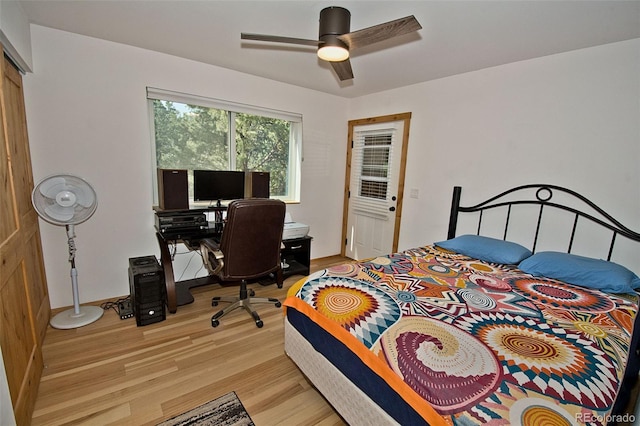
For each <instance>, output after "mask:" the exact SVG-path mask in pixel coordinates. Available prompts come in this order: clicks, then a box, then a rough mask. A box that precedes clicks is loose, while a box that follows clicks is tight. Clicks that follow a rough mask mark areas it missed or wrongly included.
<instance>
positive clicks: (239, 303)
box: [211, 283, 282, 328]
mask: <svg viewBox="0 0 640 426" xmlns="http://www.w3.org/2000/svg"><path fill="white" fill-rule="evenodd" d="M243 290H244V291H243ZM247 292H250V294H251V295H252V296H253V295H254V294H255V293H254V291H253V290H248V291H247V290H246V284H244V283H243V284H242V285H241V289H240V294H241V295H243V296H244V297H232V296H221V297H214V298H213V299H211V306H217V305H218V302H230V303H231V304H230V305H229V306H227V307H225V308H224V309H222V310H220V311H218V312H216V313H215V314H214V315H213V316H212V317H211V326H212V327H217V326H218V325H220V321H219V320H220V318H222V317H223V316H225V315H226V314H228V313H230V312H232V311H234V310H236V309H238V308H244V309H245V310H246V311H247V312H248V313H249V315H251V316H252V317H253V320H254V321H255V323H256V327H258V328H261V327H262V326H263V325H264V323H263V322H262V320H261V319H260V316H259V315H258V313H257V312H256V310H255V309H254V308H253V305H252V303H273V304H274V305H275V307H276V308H279V307H281V306H282V304H281V303H280V301H279V300H278V299H274V298H266V297H249V296H248V295H247Z"/></svg>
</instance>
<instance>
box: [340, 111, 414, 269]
mask: <svg viewBox="0 0 640 426" xmlns="http://www.w3.org/2000/svg"><path fill="white" fill-rule="evenodd" d="M410 120H411V113H402V114H393V115H386V116H380V117H373V118H366V119H360V120H351V121H349V133H348V149H347V166H346V176H345V199H344V208H343V225H342V238H343V241H344V246H343V250H342V252H341V254H342V255H343V256H346V257H349V258H351V259H356V260H362V259H368V258H372V257H377V256H384V255H387V254H389V253H393V252H395V251H397V250H398V238H399V233H400V220H401V218H402V200H403V192H404V175H405V167H406V157H407V145H408V140H409V124H410Z"/></svg>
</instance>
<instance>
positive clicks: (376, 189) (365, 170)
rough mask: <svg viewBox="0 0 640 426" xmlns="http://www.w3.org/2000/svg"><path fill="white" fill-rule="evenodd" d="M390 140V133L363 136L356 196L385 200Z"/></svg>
mask: <svg viewBox="0 0 640 426" xmlns="http://www.w3.org/2000/svg"><path fill="white" fill-rule="evenodd" d="M391 138H392V135H391V134H390V133H379V134H370V135H363V138H362V144H361V149H362V151H361V155H362V159H361V166H360V167H361V168H360V191H359V194H358V195H360V196H361V197H367V198H377V199H381V200H386V199H387V187H388V185H389V156H390V154H391V142H392V139H391Z"/></svg>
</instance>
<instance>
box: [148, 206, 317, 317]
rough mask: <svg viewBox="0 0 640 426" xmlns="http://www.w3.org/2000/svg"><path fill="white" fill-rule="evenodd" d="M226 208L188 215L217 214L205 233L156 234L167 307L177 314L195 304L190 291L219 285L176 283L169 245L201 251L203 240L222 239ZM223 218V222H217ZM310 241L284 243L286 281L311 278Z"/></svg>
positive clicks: (205, 279)
mask: <svg viewBox="0 0 640 426" xmlns="http://www.w3.org/2000/svg"><path fill="white" fill-rule="evenodd" d="M224 210H226V207H207V208H203V209H193V210H189V212H194V213H197V212H199V211H201V212H211V211H213V212H215V213H216V220H215V226H214V227H213V228H209V229H202V230H176V231H175V232H156V238H157V239H158V245H159V246H160V263H161V265H162V269H163V270H164V278H165V285H166V288H167V308H168V309H169V312H170V313H172V314H175V313H176V311H177V309H178V306H182V305H187V304H189V303H192V302H193V296H192V295H191V292H190V289H191V288H193V287H198V286H202V285H207V284H213V283H216V282H217V280H216V279H215V277H212V276H206V277H200V278H193V279H190V280H183V281H178V282H176V281H175V277H174V275H173V261H172V259H171V253H170V252H169V244H177V243H184V244H185V245H186V246H187V247H188V248H189V249H190V250H198V249H199V248H200V240H203V239H205V238H215V237H220V236H221V234H222V212H224ZM180 212H185V211H184V210H183V211H161V210H156V214H160V215H170V214H179V213H180ZM218 219H220V220H218ZM311 240H312V238H311V237H309V236H306V237H302V238H296V239H292V240H284V241H283V242H282V246H283V247H282V249H281V251H280V256H281V258H282V260H283V261H284V262H285V263H286V264H287V265H289V266H288V267H286V268H285V269H283V270H282V276H283V278H287V277H289V276H291V275H309V265H310V263H311ZM267 283H271V282H270V281H269V282H267V281H262V282H261V284H267Z"/></svg>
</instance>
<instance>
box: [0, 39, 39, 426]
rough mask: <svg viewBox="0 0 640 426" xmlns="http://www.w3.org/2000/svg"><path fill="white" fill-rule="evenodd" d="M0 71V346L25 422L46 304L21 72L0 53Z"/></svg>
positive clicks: (19, 413)
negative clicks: (32, 194) (32, 198)
mask: <svg viewBox="0 0 640 426" xmlns="http://www.w3.org/2000/svg"><path fill="white" fill-rule="evenodd" d="M0 48H1V46H0ZM0 70H1V74H2V79H1V80H0V117H1V118H2V123H1V124H2V126H1V132H0V147H1V148H2V149H0V185H1V191H2V194H1V197H0V345H1V347H2V357H3V359H4V363H5V369H6V373H7V381H8V385H9V393H10V394H11V402H12V405H13V410H14V414H15V418H16V422H17V424H18V425H27V424H29V423H31V415H32V413H33V407H34V404H35V400H36V396H37V393H38V385H39V383H40V377H41V375H42V368H43V360H42V342H43V340H44V335H45V332H46V329H47V324H48V321H49V317H50V314H51V307H50V304H49V294H48V290H47V282H46V278H45V273H44V263H43V258H42V246H41V243H40V229H39V225H38V216H37V214H36V212H35V210H34V209H33V207H32V205H31V190H32V189H33V175H32V172H31V156H30V152H29V141H28V138H27V121H26V116H25V108H24V97H23V91H22V76H21V75H20V73H19V72H18V70H17V69H16V68H15V66H14V65H13V64H12V63H11V61H9V60H8V59H7V58H6V57H5V58H3V61H2V65H1V67H0Z"/></svg>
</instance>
